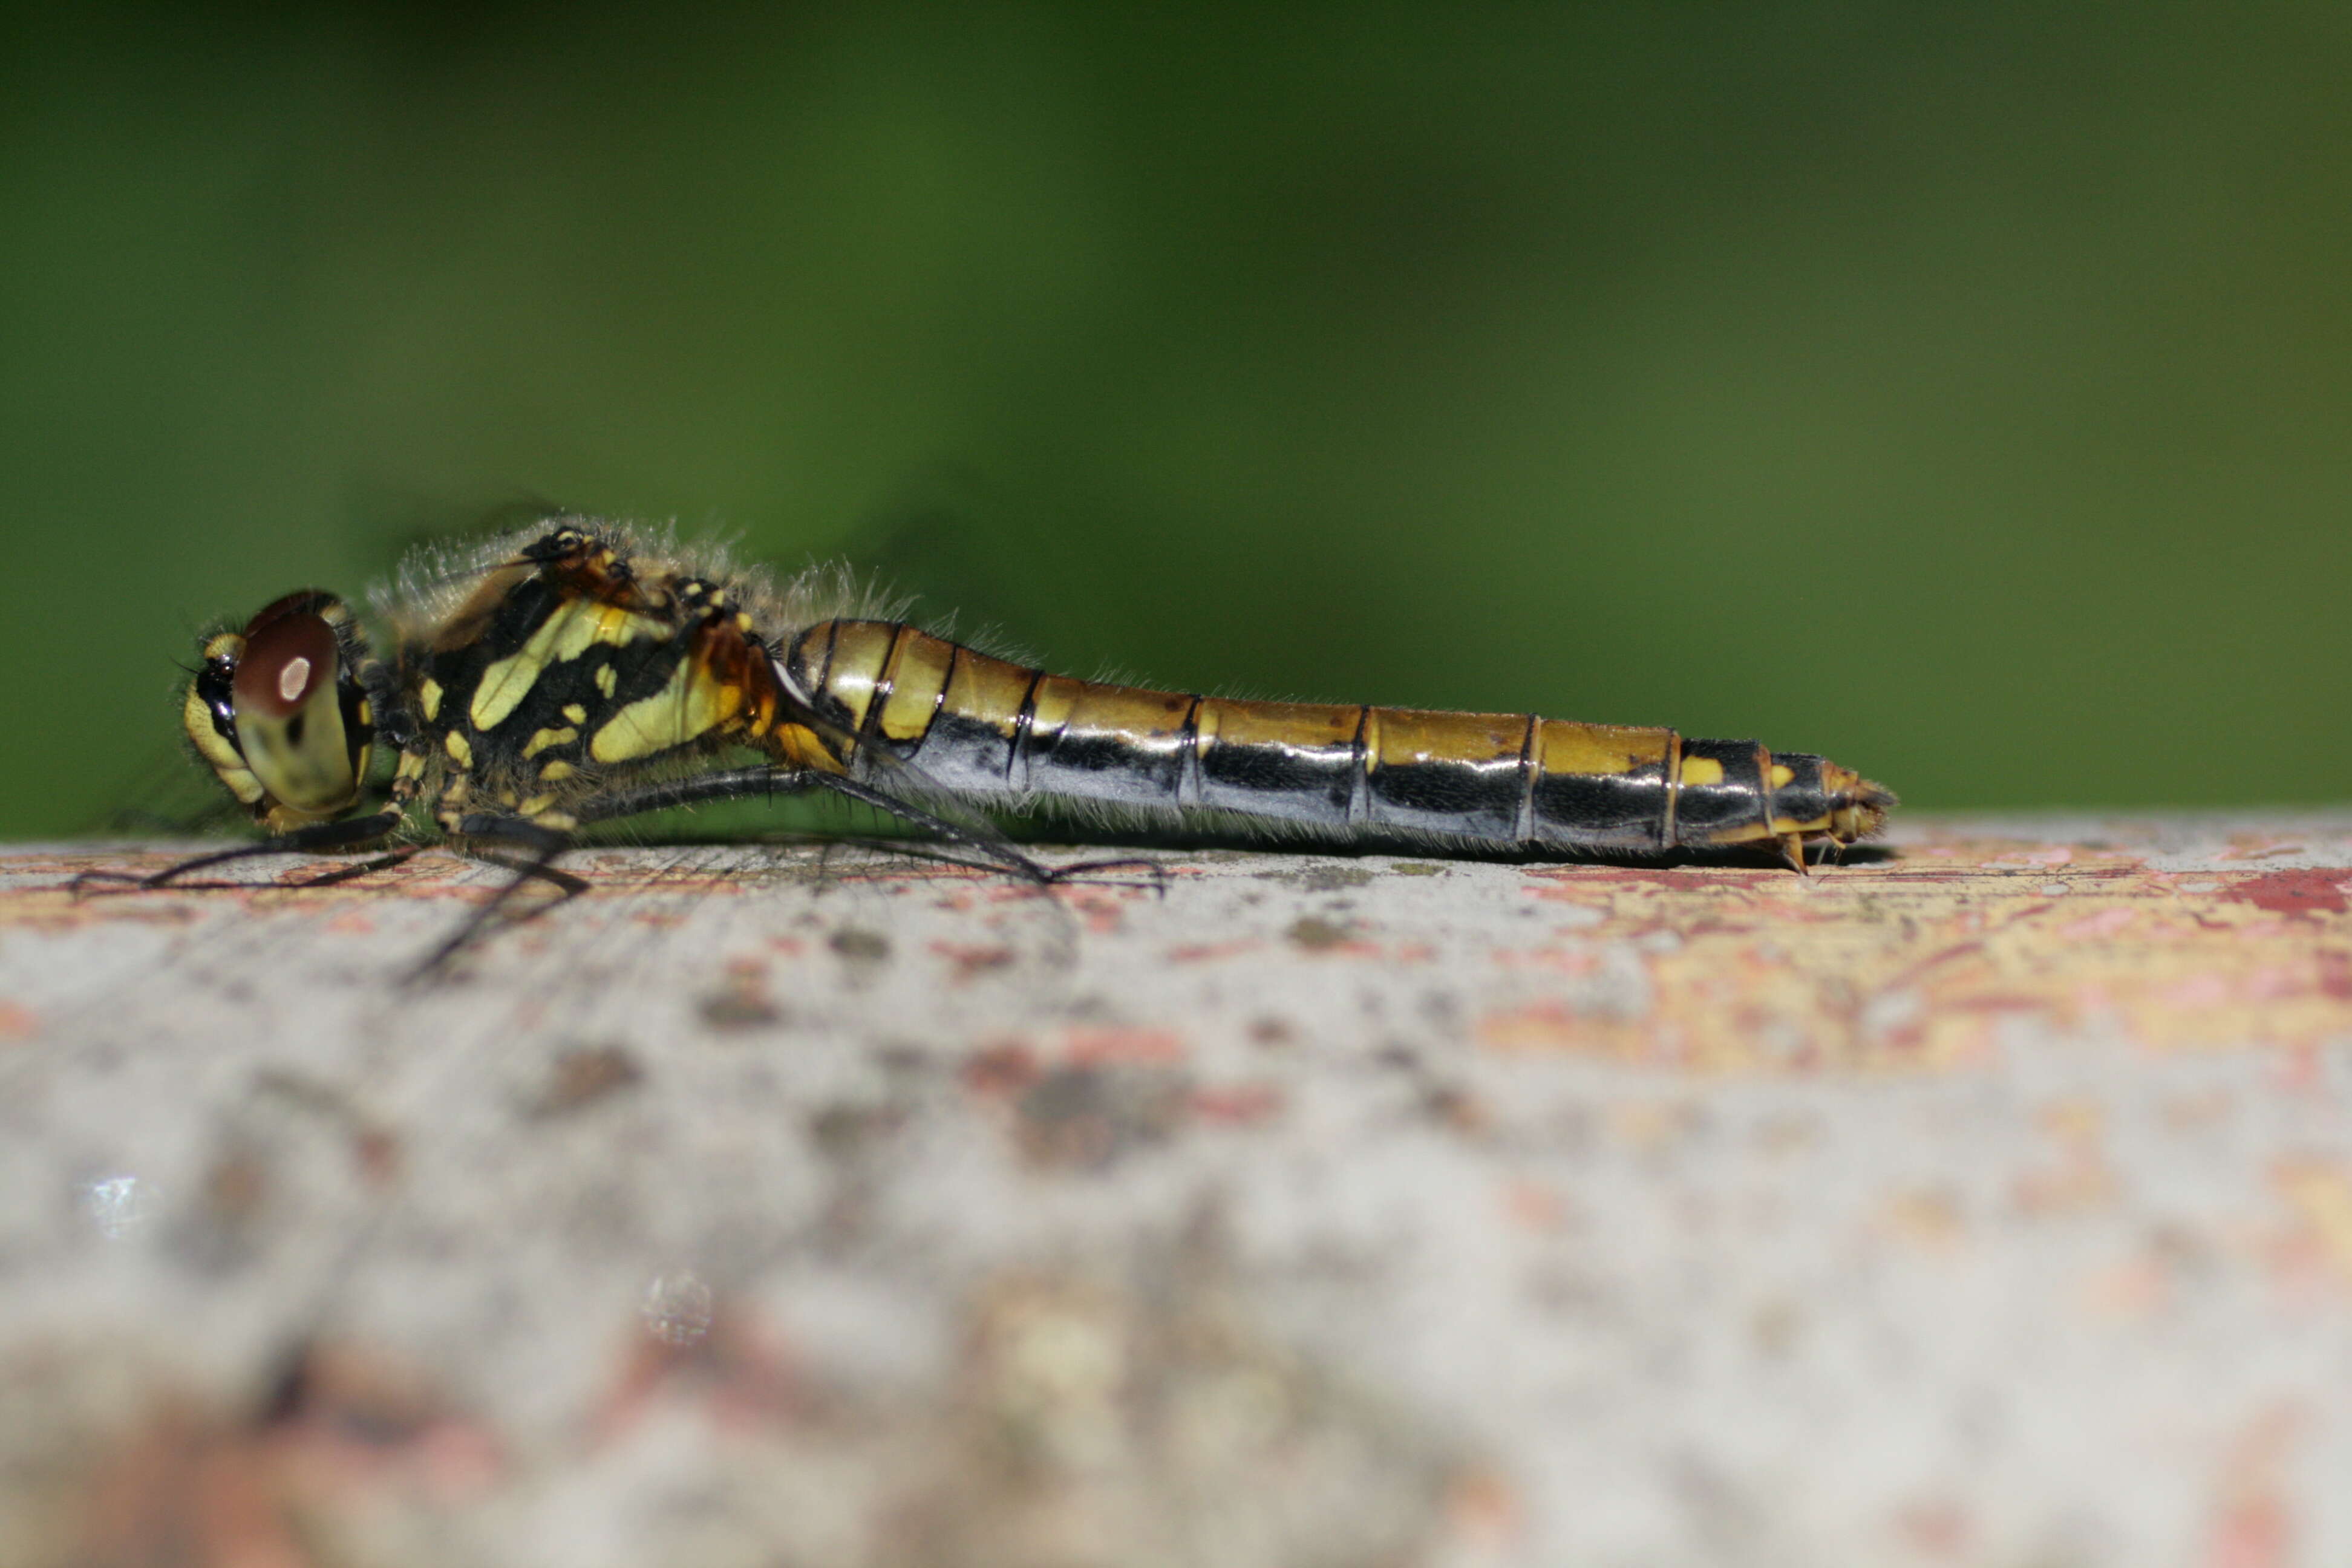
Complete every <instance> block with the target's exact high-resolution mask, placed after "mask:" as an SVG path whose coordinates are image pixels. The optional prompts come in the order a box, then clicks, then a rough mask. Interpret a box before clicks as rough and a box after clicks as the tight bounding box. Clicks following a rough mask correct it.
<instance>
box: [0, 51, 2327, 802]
mask: <svg viewBox="0 0 2352 1568" xmlns="http://www.w3.org/2000/svg"><path fill="white" fill-rule="evenodd" d="M2348 81H2352V7H2347V6H2345V5H2341V4H2333V5H2308V6H2304V7H2282V6H2276V5H2268V6H2252V7H2243V8H2240V7H2222V6H2216V5H2181V6H2168V5H2139V6H2133V7H2129V8H2126V9H2123V10H2118V9H2116V8H2114V7H2109V6H2089V5H2057V6H2053V5H2042V4H2008V5H1977V6H1971V7H1927V6H1916V5H1872V4H1836V5H1781V4H1774V5H1755V4H1707V5H1697V4H1677V5H1656V6H1603V7H1567V6H1558V7H1549V8H1544V9H1537V8H1533V7H1528V8H1500V9H1494V10H1471V9H1467V8H1464V9H1455V8H1451V7H1444V8H1441V7H1427V8H1395V9H1383V8H1370V7H1342V8H1332V9H1312V8H1299V7H1276V8H1272V9H1269V10H1265V11H1261V10H1259V9H1257V8H1253V7H1239V6H1236V7H1192V8H1187V9H1183V10H1181V11H1175V10H1171V11H1164V12H1143V11H1132V10H1128V9H1126V8H1118V7H1097V6H1070V7H1066V8H1020V9H1011V8H995V7H988V8H975V9H968V8H961V7H941V8H939V9H935V10H919V9H907V8H900V7H894V6H880V5H845V6H840V7H835V8H823V7H795V8H783V7H776V8H772V9H767V10H762V11H759V12H757V13H755V14H752V15H739V16H736V17H734V18H733V19H731V20H719V19H711V18H703V19H689V18H680V17H676V16H669V17H664V16H656V14H654V12H653V10H652V8H636V7H629V8H620V9H614V10H611V11H598V10H595V9H593V8H580V7H565V8H546V9H527V8H496V7H493V8H489V9H487V10H480V11H477V10H476V9H474V8H470V7H459V6H455V5H449V6H444V7H440V8H426V9H413V8H404V7H396V6H389V5H378V6H361V7H352V8H342V9H333V8H306V7H299V6H281V7H276V8H270V9H268V10H266V11H261V12H257V13H246V12H238V13H236V14H235V19H231V18H230V16H229V15H228V14H226V13H225V14H222V15H218V16H207V15H205V14H204V13H202V12H198V11H192V10H189V9H186V8H183V7H166V6H153V7H146V8H129V9H121V8H116V9H108V8H104V7H99V8H71V7H58V8H53V9H51V10H48V11H46V12H44V13H42V14H39V15H37V16H36V15H29V14H26V8H18V10H17V11H16V13H12V15H11V16H10V18H9V19H8V20H6V21H5V22H0V214H5V217H0V224H5V230H0V232H5V237H6V243H5V251H0V343H5V347H0V399H5V409H4V410H0V414H4V415H5V416H4V417H0V507H5V513H0V515H4V516H5V522H0V528H5V536H6V539H7V541H8V544H9V559H10V562H11V563H12V565H13V567H14V569H15V573H16V580H17V584H18V590H19V591H18V594H17V602H16V606H15V608H14V610H13V612H12V613H11V614H10V615H9V616H7V617H6V618H5V622H0V638H5V645H0V652H5V668H6V670H7V672H8V678H7V679H5V681H0V710H5V726H0V734H5V736H6V737H7V741H6V748H7V753H8V761H9V765H8V766H7V767H6V768H5V769H0V830H5V831H6V832H9V833H14V834H32V833H47V832H54V831H59V830H64V829H67V828H69V827H73V826H78V825H82V824H86V823H88V822H89V821H90V820H91V819H92V816H93V815H94V814H95V812H96V810H97V809H98V808H99V807H100V805H104V804H106V803H107V801H108V799H109V797H110V796H111V795H116V794H119V793H120V792H121V790H123V789H124V788H125V787H126V781H128V780H130V779H131V777H132V776H133V775H135V774H136V773H138V771H139V770H140V769H141V768H142V766H144V765H146V763H148V762H149V760H151V759H158V758H160V757H161V756H162V755H163V750H164V747H165V745H166V743H167V742H168V739H169V737H170V736H171V735H172V733H173V726H174V723H175V714H174V706H175V705H174V702H173V699H172V696H171V687H172V682H173V679H175V677H174V672H173V668H172V663H173V660H174V659H179V658H186V657H187V656H188V654H189V652H190V650H191V647H192V644H191V643H190V641H189V639H190V638H191V637H192V636H193V634H194V632H195V631H196V629H198V628H199V627H200V626H204V625H205V623H207V622H209V621H211V620H214V619H215V618H220V617H226V616H236V617H238V618H242V616H245V615H247V614H249V613H250V612H251V611H252V610H253V609H254V608H256V607H257V606H258V605H260V604H261V603H262V602H263V601H265V600H267V599H268V598H271V597H273V596H275V595H278V593H280V592H282V591H284V590H286V589H289V588H290V587H293V586H296V585H298V584H313V583H316V584H324V585H332V586H338V587H343V588H346V589H356V588H357V587H359V586H360V585H361V584H363V583H364V582H365V581H366V580H368V579H369V578H370V577H372V576H373V575H375V574H378V573H379V572H381V571H382V570H383V568H384V567H385V566H387V565H388V564H389V563H390V561H391V559H392V558H393V557H394V555H395V554H396V553H397V552H398V550H399V548H400V547H401V545H402V544H403V543H404V542H405V541H407V540H408V539H410V538H412V537H414V536H415V535H416V534H418V533H420V532H430V531H436V530H439V529H445V528H447V527H451V526H460V525H463V524H464V523H465V522H466V521H467V520H469V519H472V518H475V517H478V516H479V515H481V514H482V513H484V512H485V511H486V510H488V509H489V508H491V507H493V506H496V505H498V504H499V503H501V502H507V501H512V500H517V499H520V498H525V497H544V498H549V499H551V500H560V501H562V502H565V503H568V504H571V505H574V506H578V507H582V508H585V509H590V510H600V511H605V512H611V513H620V514H627V515H635V516H640V517H653V518H676V519H677V520H679V521H680V522H681V523H682V524H684V525H686V526H687V527H688V528H690V529H701V528H714V529H723V530H728V531H734V532H737V533H739V534H740V535H741V536H743V537H744V538H745V540H746V541H747V543H748V545H749V547H750V548H751V550H752V551H753V552H756V553H759V554H762V555H766V556H771V557H773V558H775V559H778V560H780V561H783V562H786V563H796V562H800V561H802V560H803V559H805V558H806V556H807V555H808V554H809V553H810V552H830V551H835V550H838V549H842V548H856V549H858V550H860V551H861V552H866V553H869V554H873V553H878V554H880V555H882V556H883V557H885V558H886V564H887V566H888V567H889V568H890V569H891V570H892V571H893V572H894V573H896V574H897V575H898V576H899V577H900V578H901V579H902V580H903V581H906V582H907V583H908V584H910V585H912V586H916V587H919V588H921V589H923V590H924V591H925V592H926V594H927V595H929V599H928V601H927V602H928V603H929V604H930V605H933V606H935V607H939V608H945V607H948V606H950V605H954V604H955V603H956V602H957V601H958V600H959V599H963V600H968V601H970V605H969V607H971V608H972V609H974V610H975V611H976V612H977V613H978V615H979V616H980V617H981V618H983V619H990V620H995V621H998V622H1001V623H1003V625H1005V626H1007V628H1008V629H1009V630H1010V631H1011V632H1012V634H1013V637H1015V639H1017V640H1018V641H1019V642H1020V643H1021V644H1022V645H1024V647H1027V648H1028V649H1029V650H1030V651H1032V652H1034V653H1035V654H1037V655H1040V656H1043V657H1045V658H1048V659H1049V660H1051V661H1052V662H1054V663H1055V664H1056V665H1058V666H1060V667H1062V668H1067V669H1069V670H1071V671H1073V672H1076V673H1081V674H1085V673H1094V672H1097V671H1098V670H1100V669H1102V668H1106V667H1113V666H1115V667H1116V668H1118V669H1119V670H1121V671H1122V672H1125V673H1129V674H1131V675H1134V676H1138V677H1141V678H1146V679H1151V680H1153V681H1156V682H1160V683H1166V684H1171V685H1175V686H1181V687H1188V688H1208V689H1224V690H1233V691H1242V692H1245V693H1260V694H1269V695H1274V694H1281V695H1297V696H1312V697H1322V698H1329V699H1334V700H1381V701H1388V702H1393V703H1400V704H1421V705H1433V706H1451V707H1465V708H1495V709H1506V710H1519V709H1534V710H1541V711H1544V712H1547V713H1549V714H1552V715H1555V716H1559V717H1569V718H1589V719H1601V720H1610V721H1629V722H1661V723H1673V724H1675V725H1678V726H1680V727H1681V728H1682V729H1684V730H1685V731H1686V732H1692V733H1697V734H1717V735H1728V736H1745V735H1759V736H1761V737H1762V738H1764V739H1765V740H1766V741H1768V742H1770V743H1772V744H1774V745H1776V746H1779V747H1781V748H1784V749H1790V750H1813V751H1820V752H1826V753H1828V754H1830V755H1831V756H1832V757H1835V758H1837V759H1839V760H1840V761H1843V762H1845V763H1849V764H1851V765H1853V766H1855V767H1857V768H1860V769H1862V770H1863V771H1864V772H1866V773H1871V774H1873V775H1874V776H1876V777H1879V778H1881V779H1884V780H1885V781H1886V782H1887V783H1889V784H1893V785H1894V786H1895V787H1896V788H1897V789H1899V790H1900V791H1902V792H1903V794H1904V795H1905V796H1906V799H1907V800H1908V801H1909V802H1911V803H1912V804H1913V805H1919V806H1936V807H1956V806H1995V805H2041V804H2047V803H2083V804H2098V805H2105V804H2140V803H2147V804H2158V803H2181V804H2193V803H2226V802H2262V801H2293V800H2321V799H2342V798H2345V797H2346V796H2347V795H2352V790H2347V767H2352V726H2347V713H2352V630H2347V616H2346V613H2345V610H2346V602H2345V601H2346V584H2347V568H2352V526H2347V525H2352V439H2347V437H2352V296H2348V295H2347V290H2352V91H2347V86H2346V84H2347V82H2348ZM965 624H967V625H968V624H970V621H969V617H968V618H967V621H966V623H965Z"/></svg>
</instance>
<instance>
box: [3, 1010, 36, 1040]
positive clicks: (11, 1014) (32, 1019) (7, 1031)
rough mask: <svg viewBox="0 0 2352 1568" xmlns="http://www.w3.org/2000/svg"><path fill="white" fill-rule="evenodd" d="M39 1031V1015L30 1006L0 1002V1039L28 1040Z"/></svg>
mask: <svg viewBox="0 0 2352 1568" xmlns="http://www.w3.org/2000/svg"><path fill="white" fill-rule="evenodd" d="M40 1032H41V1020H40V1016H39V1015H37V1014H36V1013H35V1012H34V1011H33V1010H32V1009H31V1008H30V1007H27V1006H25V1005H23V1004H21V1003H17V1002H0V1040H29V1039H31V1038H32V1037H34V1036H35V1035H37V1034H39V1033H40Z"/></svg>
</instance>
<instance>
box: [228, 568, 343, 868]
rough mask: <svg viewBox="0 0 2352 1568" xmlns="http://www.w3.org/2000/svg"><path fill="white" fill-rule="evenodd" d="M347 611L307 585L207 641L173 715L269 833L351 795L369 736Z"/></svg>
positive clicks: (334, 808) (338, 808) (316, 815)
mask: <svg viewBox="0 0 2352 1568" xmlns="http://www.w3.org/2000/svg"><path fill="white" fill-rule="evenodd" d="M366 654H367V646H366V644H365V642H364V641H363V640H362V637H361V636H360V632H359V628H358V626H356V625H355V624H353V622H352V614H351V611H350V609H349V608H348V607H347V606H346V605H344V604H343V602H342V601H341V599H338V598H336V597H335V596H334V595H332V594H325V593H320V592H319V591H318V590H316V589H305V590H304V591H302V592H300V593H297V594H289V595H286V596H285V597H284V598H282V599H279V600H278V601H276V602H275V603H273V604H271V605H268V606H267V607H266V608H264V609H263V610H262V612H261V613H260V614H259V615H257V616H254V617H253V619H252V620H250V621H249V622H247V624H246V627H245V629H244V630H243V631H241V632H221V633H219V634H217V635H216V636H214V637H209V638H207V639H206V640H205V645H204V654H203V659H204V662H203V663H202V664H201V665H200V666H199V667H198V668H197V670H196V672H195V675H194V679H191V680H190V681H189V682H188V695H187V700H186V702H185V704H184V707H183V709H182V713H181V722H182V723H183V724H184V726H185V727H186V730H187V732H188V739H189V741H190V742H192V743H193V744H194V746H195V748H196V752H197V754H198V755H199V756H201V757H203V758H204V760H205V763H208V764H209V765H210V766H211V768H212V770H213V772H215V773H217V774H219V775H220V781H221V783H222V784H225V785H226V786H227V787H228V791H229V793H230V794H231V795H236V798H237V799H238V800H240V801H242V802H243V803H244V804H245V805H246V806H247V808H248V809H249V810H251V811H252V813H253V815H254V817H255V819H256V820H257V821H258V822H260V823H262V824H263V825H264V826H267V827H268V828H270V829H271V830H272V831H274V832H281V833H282V832H285V831H288V830H289V829H291V828H295V827H299V826H302V825H303V824H304V823H309V822H320V821H323V820H325V819H327V818H329V817H334V816H341V815H342V814H343V813H344V812H346V811H349V810H350V809H351V808H352V806H353V805H356V804H357V803H358V801H359V797H360V790H361V786H362V784H364V783H365V781H366V779H367V771H368V758H369V753H370V750H371V748H372V746H373V742H374V739H375V726H374V722H373V714H372V712H371V711H370V707H369V702H368V697H367V693H366V691H365V690H364V689H362V685H361V682H360V677H359V668H360V666H361V665H362V663H363V662H365V659H366Z"/></svg>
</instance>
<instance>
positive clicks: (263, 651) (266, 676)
mask: <svg viewBox="0 0 2352 1568" xmlns="http://www.w3.org/2000/svg"><path fill="white" fill-rule="evenodd" d="M316 599H317V595H310V594H289V595H287V596H286V597H285V598H283V599H280V600H278V602H277V603H276V604H274V605H270V606H269V607H268V609H265V610H263V611H262V612H261V613H260V614H259V615H257V616H254V617H253V622H252V624H251V625H250V626H247V627H246V629H245V654H244V657H242V658H239V659H238V660H237V663H236V684H235V687H234V689H235V691H236V707H237V711H239V712H241V713H254V714H258V715H262V716H265V717H268V718H271V719H284V718H286V717H287V716H288V715H289V714H291V713H293V712H295V711H297V710H299V709H300V708H301V706H302V704H303V703H304V702H305V701H307V700H309V699H310V694H311V693H312V692H313V691H316V690H317V689H319V685H320V682H321V681H331V680H332V679H335V658H336V649H335V628H334V627H332V626H329V625H328V624H327V623H326V620H325V618H324V617H323V616H319V615H318V614H316V613H315V612H314V611H312V610H311V609H310V605H311V604H313V603H314V602H316Z"/></svg>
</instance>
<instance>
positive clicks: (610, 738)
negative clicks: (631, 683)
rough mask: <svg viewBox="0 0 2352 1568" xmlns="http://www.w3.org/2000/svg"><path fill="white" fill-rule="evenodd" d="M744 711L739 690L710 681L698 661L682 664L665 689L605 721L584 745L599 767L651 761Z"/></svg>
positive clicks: (630, 705)
mask: <svg viewBox="0 0 2352 1568" xmlns="http://www.w3.org/2000/svg"><path fill="white" fill-rule="evenodd" d="M742 706H743V693H742V691H741V690H740V689H739V688H737V687H734V686H731V685H730V684H728V683H727V682H725V681H722V680H713V679H710V676H709V672H708V671H706V670H705V669H704V668H703V667H702V666H701V665H700V664H699V663H698V662H697V661H696V660H694V659H691V658H681V659H679V660H678V661H677V668H676V669H674V670H672V671H671V672H670V678H669V684H668V685H667V686H665V687H663V688H662V689H660V690H659V691H656V692H655V693H654V694H653V695H652V696H651V697H641V698H639V699H638V700H636V701H635V702H632V703H630V704H629V705H628V706H627V707H625V708H624V709H622V710H620V711H619V712H617V713H615V714H614V715H613V716H612V717H611V718H610V719H607V720H606V721H604V725H603V727H602V728H600V729H599V730H598V731H596V734H595V738H594V739H593V740H591V741H590V742H588V754H589V755H590V756H592V757H593V758H595V759H596V761H598V762H600V763H625V762H628V761H630V760H632V759H633V758H636V757H650V756H652V755H654V754H655V753H656V752H667V751H669V750H671V749H672V748H674V747H677V746H683V745H685V744H686V743H687V742H690V741H693V740H696V739H698V738H699V737H701V736H703V735H706V734H708V733H709V732H710V731H712V730H715V729H717V728H718V727H719V726H720V725H722V724H724V723H726V722H727V721H729V720H730V719H732V718H734V717H735V715H736V714H737V712H739V711H740V710H741V708H742Z"/></svg>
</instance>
